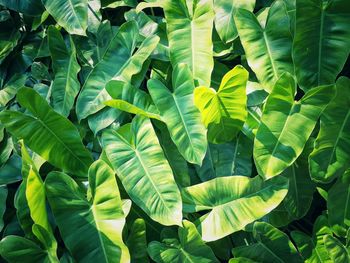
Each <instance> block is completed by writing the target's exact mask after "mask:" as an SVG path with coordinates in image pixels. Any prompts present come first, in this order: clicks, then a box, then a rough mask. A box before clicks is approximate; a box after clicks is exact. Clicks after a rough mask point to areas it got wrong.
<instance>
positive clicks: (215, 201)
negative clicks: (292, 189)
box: [182, 176, 288, 241]
mask: <svg viewBox="0 0 350 263" xmlns="http://www.w3.org/2000/svg"><path fill="white" fill-rule="evenodd" d="M287 191H288V181H287V180H286V179H285V178H283V177H276V178H273V179H270V180H268V181H263V180H262V179H261V178H260V177H259V176H256V177H254V178H252V179H251V178H248V177H245V176H227V177H218V178H215V179H212V180H210V181H207V182H204V183H201V184H197V185H193V186H189V187H186V188H184V189H183V191H182V198H183V203H184V208H183V209H184V212H187V213H193V212H198V211H203V210H210V211H209V212H207V213H206V214H204V215H203V216H201V217H200V218H199V219H198V220H197V221H196V222H195V223H196V225H197V229H198V230H199V232H200V233H201V235H202V237H203V240H205V241H214V240H217V239H220V238H222V237H224V236H227V235H229V234H231V233H233V232H236V231H239V230H242V229H243V228H244V227H245V226H246V225H247V224H249V223H252V222H253V221H255V220H257V219H259V218H261V217H263V216H264V215H266V214H268V213H269V212H271V211H272V210H273V209H274V208H276V207H277V206H278V205H279V203H281V201H282V200H283V198H284V197H285V196H286V194H287Z"/></svg>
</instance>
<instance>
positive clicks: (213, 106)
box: [194, 65, 248, 143]
mask: <svg viewBox="0 0 350 263" xmlns="http://www.w3.org/2000/svg"><path fill="white" fill-rule="evenodd" d="M247 80H248V71H246V70H245V69H244V68H243V67H242V66H239V65H238V66H236V67H235V68H234V69H232V70H230V71H229V72H227V73H226V74H225V76H224V77H223V79H222V81H221V84H220V87H219V89H218V91H215V90H214V89H213V88H208V87H203V86H202V87H197V88H196V89H195V90H194V103H195V105H196V106H197V108H198V109H199V110H200V112H201V115H202V122H203V123H204V124H205V126H206V127H207V128H208V140H209V141H210V142H212V143H224V142H229V141H231V140H232V139H233V138H234V137H236V135H237V134H238V132H239V131H240V130H241V129H242V127H243V124H244V122H245V120H246V118H247V95H246V85H247Z"/></svg>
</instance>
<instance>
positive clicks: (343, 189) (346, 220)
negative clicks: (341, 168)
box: [327, 171, 350, 237]
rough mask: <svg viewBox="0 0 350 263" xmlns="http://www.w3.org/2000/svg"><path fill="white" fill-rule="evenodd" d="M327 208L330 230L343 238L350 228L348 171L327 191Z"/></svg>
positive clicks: (349, 176) (349, 175)
mask: <svg viewBox="0 0 350 263" xmlns="http://www.w3.org/2000/svg"><path fill="white" fill-rule="evenodd" d="M327 208H328V217H329V224H330V226H331V228H332V230H333V231H334V232H335V233H336V234H337V235H339V236H343V237H345V236H346V231H347V229H349V228H350V171H347V172H345V173H344V174H343V175H342V176H341V177H340V178H339V179H338V180H337V182H336V183H335V184H334V185H333V186H332V187H331V188H330V189H329V191H328V199H327Z"/></svg>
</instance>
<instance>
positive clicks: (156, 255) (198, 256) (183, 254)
mask: <svg viewBox="0 0 350 263" xmlns="http://www.w3.org/2000/svg"><path fill="white" fill-rule="evenodd" d="M182 224H183V227H180V228H179V229H178V236H179V239H175V238H165V239H164V240H163V242H162V243H161V242H158V241H152V242H151V243H150V244H149V245H148V253H149V254H150V256H151V258H152V259H153V260H154V261H155V262H157V263H170V262H183V263H192V262H203V263H209V262H212V263H216V262H219V261H218V260H217V259H216V257H215V255H214V253H213V251H212V250H211V248H210V247H209V246H208V245H206V244H205V243H204V242H203V240H202V239H201V236H200V234H199V233H198V231H197V229H196V227H195V226H194V225H193V224H192V223H191V222H189V221H186V220H184V221H183V223H182Z"/></svg>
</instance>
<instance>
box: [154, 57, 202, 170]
mask: <svg viewBox="0 0 350 263" xmlns="http://www.w3.org/2000/svg"><path fill="white" fill-rule="evenodd" d="M172 77H173V82H172V86H173V91H172V92H171V91H169V89H168V88H167V87H166V86H164V84H163V83H162V82H161V81H160V80H157V79H150V80H149V81H148V82H147V87H148V90H149V92H150V94H151V97H152V99H153V101H154V103H155V105H156V106H157V108H158V110H159V112H160V116H161V120H162V121H163V122H164V123H165V124H166V125H167V127H168V130H169V133H170V137H171V139H172V141H173V142H174V143H175V145H176V146H177V149H178V150H179V152H180V153H181V155H182V156H183V157H184V158H185V159H186V160H187V161H188V162H190V163H194V164H201V163H202V161H203V158H204V155H205V152H206V150H207V138H206V129H205V127H204V125H203V124H202V123H201V120H200V113H199V111H198V110H197V109H196V107H195V106H194V104H193V90H194V83H193V78H192V75H191V71H190V70H189V69H188V67H187V66H186V65H185V64H178V65H177V66H175V67H174V70H173V74H172Z"/></svg>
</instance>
